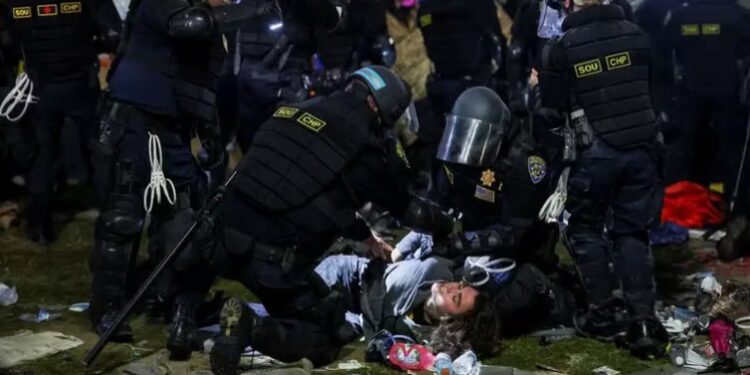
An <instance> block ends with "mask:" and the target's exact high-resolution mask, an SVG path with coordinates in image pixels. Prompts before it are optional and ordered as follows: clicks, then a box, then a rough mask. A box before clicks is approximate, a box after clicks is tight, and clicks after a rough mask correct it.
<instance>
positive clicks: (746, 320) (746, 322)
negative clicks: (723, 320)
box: [734, 315, 750, 330]
mask: <svg viewBox="0 0 750 375" xmlns="http://www.w3.org/2000/svg"><path fill="white" fill-rule="evenodd" d="M734 324H735V325H736V326H737V327H738V328H740V329H744V330H750V315H749V316H745V317H742V318H739V319H737V320H735V321H734Z"/></svg>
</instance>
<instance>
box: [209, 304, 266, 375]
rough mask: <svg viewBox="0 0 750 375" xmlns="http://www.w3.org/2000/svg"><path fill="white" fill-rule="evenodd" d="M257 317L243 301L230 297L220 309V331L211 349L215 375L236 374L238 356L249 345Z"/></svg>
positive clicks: (212, 366) (212, 367) (212, 369)
mask: <svg viewBox="0 0 750 375" xmlns="http://www.w3.org/2000/svg"><path fill="white" fill-rule="evenodd" d="M257 321H258V317H257V315H256V314H255V312H253V311H252V310H251V309H250V308H249V307H247V305H245V303H244V302H243V301H241V300H239V299H237V298H232V299H230V300H228V301H227V302H226V303H224V307H223V308H222V309H221V321H220V323H219V324H220V326H221V332H220V335H219V337H218V338H217V339H216V343H215V344H214V347H213V349H212V350H211V371H213V373H214V374H216V375H237V371H238V368H239V364H240V357H241V356H242V352H243V351H244V350H245V348H246V347H247V346H248V345H250V335H251V334H252V332H253V328H254V327H255V326H256V324H257Z"/></svg>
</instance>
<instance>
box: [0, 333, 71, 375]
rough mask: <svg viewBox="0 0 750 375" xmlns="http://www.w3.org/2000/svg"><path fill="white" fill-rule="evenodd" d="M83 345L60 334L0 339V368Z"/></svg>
mask: <svg viewBox="0 0 750 375" xmlns="http://www.w3.org/2000/svg"><path fill="white" fill-rule="evenodd" d="M81 345H83V341H81V340H79V339H78V338H77V337H74V336H67V335H63V334H62V333H60V332H40V333H31V332H28V331H27V332H23V333H19V334H17V335H14V336H8V337H0V368H10V367H13V366H17V365H20V364H22V363H27V362H30V361H33V360H37V359H40V358H44V357H47V356H50V355H53V354H56V353H60V352H63V351H66V350H70V349H73V348H76V347H78V346H81Z"/></svg>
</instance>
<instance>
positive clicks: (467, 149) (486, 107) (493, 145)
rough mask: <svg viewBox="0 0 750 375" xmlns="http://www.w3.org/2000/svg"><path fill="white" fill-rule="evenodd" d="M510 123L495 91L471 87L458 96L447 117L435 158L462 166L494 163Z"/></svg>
mask: <svg viewBox="0 0 750 375" xmlns="http://www.w3.org/2000/svg"><path fill="white" fill-rule="evenodd" d="M509 124H510V111H509V110H508V107H507V106H506V105H505V103H503V101H502V99H500V97H499V96H498V95H497V94H496V93H495V92H494V91H492V90H490V89H488V88H486V87H474V88H470V89H468V90H466V91H464V93H463V94H461V96H459V97H458V100H456V104H455V105H454V106H453V110H452V111H451V113H450V115H448V117H447V119H446V126H445V131H444V133H443V139H442V141H441V142H440V147H439V148H438V154H437V158H438V159H440V160H442V161H445V162H450V163H456V164H462V165H473V166H490V165H493V164H494V163H495V161H496V160H497V157H498V154H499V153H500V147H501V146H502V143H503V138H504V135H505V133H506V128H507V127H508V126H509Z"/></svg>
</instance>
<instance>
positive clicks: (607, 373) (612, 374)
mask: <svg viewBox="0 0 750 375" xmlns="http://www.w3.org/2000/svg"><path fill="white" fill-rule="evenodd" d="M592 372H593V373H594V375H620V372H619V371H617V370H615V369H612V368H609V367H607V366H602V367H599V368H597V369H594V371H592Z"/></svg>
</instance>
